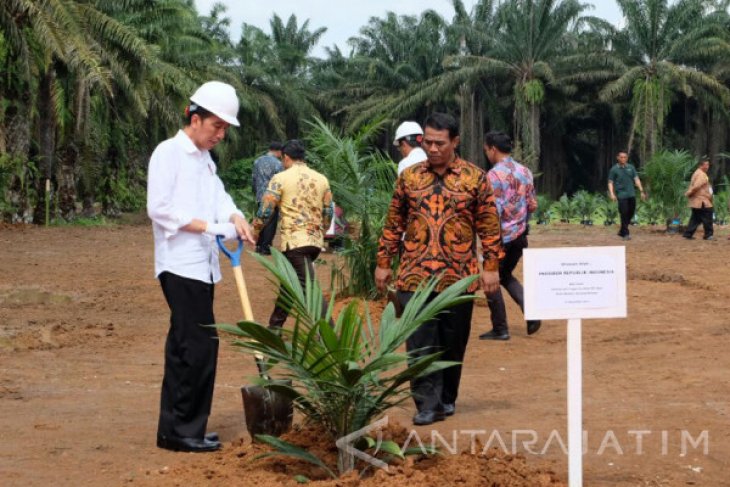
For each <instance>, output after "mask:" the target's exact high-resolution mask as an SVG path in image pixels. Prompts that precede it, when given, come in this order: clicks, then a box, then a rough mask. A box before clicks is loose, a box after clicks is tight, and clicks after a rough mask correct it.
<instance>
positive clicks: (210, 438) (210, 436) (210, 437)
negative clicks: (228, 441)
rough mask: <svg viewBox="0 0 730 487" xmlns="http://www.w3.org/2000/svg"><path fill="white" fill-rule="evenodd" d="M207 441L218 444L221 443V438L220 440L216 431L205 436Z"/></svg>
mask: <svg viewBox="0 0 730 487" xmlns="http://www.w3.org/2000/svg"><path fill="white" fill-rule="evenodd" d="M205 439H206V440H208V441H217V442H220V441H221V440H220V438H218V433H216V432H215V431H212V432H210V433H206V434H205Z"/></svg>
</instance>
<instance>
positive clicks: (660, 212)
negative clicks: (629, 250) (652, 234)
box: [636, 197, 666, 225]
mask: <svg viewBox="0 0 730 487" xmlns="http://www.w3.org/2000/svg"><path fill="white" fill-rule="evenodd" d="M665 215H666V210H665V209H664V205H663V204H662V202H661V201H660V200H658V199H657V198H653V197H652V198H649V199H648V200H646V201H641V202H639V204H638V209H637V210H636V216H637V217H638V219H639V222H641V223H644V224H647V225H658V224H659V222H660V221H662V220H665V218H666V216H665Z"/></svg>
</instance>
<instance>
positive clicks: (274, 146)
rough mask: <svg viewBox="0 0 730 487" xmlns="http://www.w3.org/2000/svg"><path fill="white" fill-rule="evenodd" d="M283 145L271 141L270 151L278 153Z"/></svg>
mask: <svg viewBox="0 0 730 487" xmlns="http://www.w3.org/2000/svg"><path fill="white" fill-rule="evenodd" d="M282 147H284V145H283V144H282V143H281V142H277V141H273V142H271V143H270V144H269V150H270V151H280V150H281V148H282Z"/></svg>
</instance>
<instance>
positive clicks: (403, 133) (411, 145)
mask: <svg viewBox="0 0 730 487" xmlns="http://www.w3.org/2000/svg"><path fill="white" fill-rule="evenodd" d="M421 142H423V129H422V128H421V126H420V125H418V124H417V123H416V122H410V121H408V122H403V123H402V124H400V125H399V126H398V128H397V129H396V131H395V138H394V139H393V145H394V146H396V147H398V150H399V151H400V154H401V156H403V159H401V161H400V162H399V163H398V176H400V175H401V173H402V172H403V171H405V170H406V169H407V168H409V167H411V166H412V165H414V164H418V163H419V162H423V161H425V160H426V159H427V157H426V153H425V152H424V151H423V149H421Z"/></svg>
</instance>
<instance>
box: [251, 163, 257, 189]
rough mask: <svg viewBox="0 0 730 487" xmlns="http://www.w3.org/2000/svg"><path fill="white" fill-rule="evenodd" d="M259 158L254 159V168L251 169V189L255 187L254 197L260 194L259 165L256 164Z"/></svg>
mask: <svg viewBox="0 0 730 487" xmlns="http://www.w3.org/2000/svg"><path fill="white" fill-rule="evenodd" d="M256 162H258V159H257V160H256V161H254V163H253V168H252V169H251V189H253V195H254V198H255V197H257V196H258V189H257V187H256V183H257V182H258V165H257V164H256Z"/></svg>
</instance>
